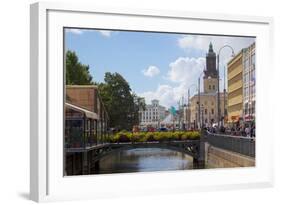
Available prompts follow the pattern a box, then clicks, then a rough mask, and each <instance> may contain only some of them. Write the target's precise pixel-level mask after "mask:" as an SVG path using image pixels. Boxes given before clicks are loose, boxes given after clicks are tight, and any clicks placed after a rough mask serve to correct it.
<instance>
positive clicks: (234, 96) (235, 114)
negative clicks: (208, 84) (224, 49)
mask: <svg viewBox="0 0 281 205" xmlns="http://www.w3.org/2000/svg"><path fill="white" fill-rule="evenodd" d="M242 60H243V54H242V51H241V52H239V53H238V54H237V55H236V56H235V57H234V58H233V59H231V60H230V61H229V62H228V64H227V71H228V72H227V82H228V103H227V104H228V108H227V113H228V121H229V122H237V121H238V120H239V118H240V117H242V115H243V64H242Z"/></svg>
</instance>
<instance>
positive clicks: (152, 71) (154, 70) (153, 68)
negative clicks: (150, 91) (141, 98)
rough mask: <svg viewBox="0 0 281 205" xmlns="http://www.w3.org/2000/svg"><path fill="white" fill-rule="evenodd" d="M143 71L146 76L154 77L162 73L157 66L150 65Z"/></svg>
mask: <svg viewBox="0 0 281 205" xmlns="http://www.w3.org/2000/svg"><path fill="white" fill-rule="evenodd" d="M142 73H143V74H144V75H145V76H148V77H154V76H156V75H158V74H159V73H160V70H159V68H157V67H156V66H149V67H148V68H147V69H146V70H142Z"/></svg>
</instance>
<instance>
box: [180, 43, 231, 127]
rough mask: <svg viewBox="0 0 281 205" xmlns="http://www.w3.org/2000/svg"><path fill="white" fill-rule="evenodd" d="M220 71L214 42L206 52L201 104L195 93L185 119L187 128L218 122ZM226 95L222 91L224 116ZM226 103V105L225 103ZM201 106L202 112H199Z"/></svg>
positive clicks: (188, 105)
mask: <svg viewBox="0 0 281 205" xmlns="http://www.w3.org/2000/svg"><path fill="white" fill-rule="evenodd" d="M217 86H218V73H217V69H216V53H215V52H214V50H213V45H212V43H210V44H209V50H208V53H207V54H206V70H204V76H203V89H204V90H203V92H200V104H199V95H198V93H197V94H195V95H194V96H193V97H191V99H189V102H188V104H187V107H186V111H185V113H186V114H185V116H186V117H185V120H186V122H187V123H186V124H187V125H186V128H187V129H191V128H198V127H200V125H205V126H211V125H212V124H214V123H217V121H218V120H217V119H218V108H217V104H218V103H217V102H218V98H217V96H218V93H217V92H218V87H217ZM226 99H227V93H226V97H224V93H223V92H221V93H220V110H221V111H222V112H221V117H222V120H223V117H224V113H225V112H224V108H226V107H227V103H226ZM224 104H225V105H224ZM199 106H200V113H199Z"/></svg>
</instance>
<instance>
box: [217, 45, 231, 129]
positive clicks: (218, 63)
mask: <svg viewBox="0 0 281 205" xmlns="http://www.w3.org/2000/svg"><path fill="white" fill-rule="evenodd" d="M223 48H230V49H231V51H232V56H234V49H233V48H232V47H231V46H229V45H224V46H222V47H221V48H220V49H219V52H218V55H217V72H218V75H217V81H218V85H217V86H218V96H217V98H218V99H217V105H218V119H217V121H218V127H220V121H221V109H220V52H221V50H222V49H223Z"/></svg>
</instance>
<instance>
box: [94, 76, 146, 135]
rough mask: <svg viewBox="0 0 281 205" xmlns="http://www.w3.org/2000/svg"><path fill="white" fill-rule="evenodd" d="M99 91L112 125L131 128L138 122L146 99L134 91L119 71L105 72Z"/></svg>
mask: <svg viewBox="0 0 281 205" xmlns="http://www.w3.org/2000/svg"><path fill="white" fill-rule="evenodd" d="M99 93H100V95H101V98H102V101H103V103H104V104H105V107H106V109H107V111H108V114H109V119H110V120H109V124H110V127H115V128H119V129H126V130H131V129H132V127H133V126H134V125H136V124H138V122H139V110H140V109H142V108H143V107H144V106H145V104H144V101H143V100H142V98H140V97H138V96H137V95H136V94H135V93H132V90H131V88H130V85H129V83H128V82H127V81H126V80H125V79H124V78H123V77H122V76H121V75H120V74H119V73H110V72H107V73H105V77H104V83H100V84H99Z"/></svg>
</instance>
